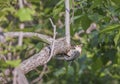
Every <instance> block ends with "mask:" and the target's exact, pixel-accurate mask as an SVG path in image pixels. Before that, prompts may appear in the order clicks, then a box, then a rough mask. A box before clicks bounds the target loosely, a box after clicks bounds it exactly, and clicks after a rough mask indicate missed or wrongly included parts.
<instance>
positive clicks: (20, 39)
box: [18, 0, 25, 46]
mask: <svg viewBox="0 0 120 84" xmlns="http://www.w3.org/2000/svg"><path fill="white" fill-rule="evenodd" d="M18 2H19V7H20V8H23V7H24V5H23V0H18ZM24 26H25V25H24V23H20V25H19V27H20V29H21V30H22V29H24ZM22 43H23V33H22V32H21V33H20V35H19V38H18V45H19V46H22Z"/></svg>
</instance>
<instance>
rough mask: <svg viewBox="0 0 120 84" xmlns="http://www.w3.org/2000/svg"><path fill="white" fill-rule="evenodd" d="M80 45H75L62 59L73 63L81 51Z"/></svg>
mask: <svg viewBox="0 0 120 84" xmlns="http://www.w3.org/2000/svg"><path fill="white" fill-rule="evenodd" d="M81 47H82V45H77V46H75V47H74V49H71V50H70V51H69V52H68V53H67V56H65V57H64V59H65V60H67V61H73V60H74V59H76V58H77V57H79V56H80V54H81V51H82V48H81Z"/></svg>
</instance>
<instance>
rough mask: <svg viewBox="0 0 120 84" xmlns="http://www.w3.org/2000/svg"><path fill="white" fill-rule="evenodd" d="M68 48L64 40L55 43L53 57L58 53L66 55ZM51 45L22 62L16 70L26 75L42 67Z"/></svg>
mask: <svg viewBox="0 0 120 84" xmlns="http://www.w3.org/2000/svg"><path fill="white" fill-rule="evenodd" d="M69 49H70V46H69V45H68V44H67V42H66V40H65V38H61V39H58V40H56V41H55V46H54V52H53V56H55V55H56V54H60V53H66V52H67V51H69ZM50 52H51V45H50V46H47V47H45V48H43V49H42V50H41V51H40V52H39V53H37V54H35V55H33V56H32V57H30V58H29V59H27V60H25V61H23V62H22V63H21V64H20V65H19V66H18V68H19V69H21V71H22V72H23V73H24V74H26V73H28V72H29V71H31V70H33V69H35V68H36V67H38V66H42V65H44V64H46V63H47V60H48V58H49V56H50Z"/></svg>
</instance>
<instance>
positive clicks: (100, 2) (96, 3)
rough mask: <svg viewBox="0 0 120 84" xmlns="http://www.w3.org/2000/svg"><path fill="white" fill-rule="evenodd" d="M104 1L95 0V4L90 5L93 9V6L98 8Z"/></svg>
mask: <svg viewBox="0 0 120 84" xmlns="http://www.w3.org/2000/svg"><path fill="white" fill-rule="evenodd" d="M102 1H103V0H93V4H92V6H91V7H90V9H93V8H96V7H98V6H100V5H101V4H102Z"/></svg>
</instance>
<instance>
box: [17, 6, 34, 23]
mask: <svg viewBox="0 0 120 84" xmlns="http://www.w3.org/2000/svg"><path fill="white" fill-rule="evenodd" d="M33 14H34V11H33V10H31V9H29V8H21V9H19V10H18V12H17V13H16V16H17V17H18V18H19V19H20V21H31V20H32V19H33V18H32V15H33Z"/></svg>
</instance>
